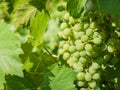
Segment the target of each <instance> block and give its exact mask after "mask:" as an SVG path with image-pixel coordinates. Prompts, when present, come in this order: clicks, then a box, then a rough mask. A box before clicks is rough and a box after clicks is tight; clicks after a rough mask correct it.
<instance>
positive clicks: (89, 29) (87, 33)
mask: <svg viewBox="0 0 120 90" xmlns="http://www.w3.org/2000/svg"><path fill="white" fill-rule="evenodd" d="M92 34H93V30H92V29H91V28H88V29H87V30H86V35H87V36H90V35H92Z"/></svg>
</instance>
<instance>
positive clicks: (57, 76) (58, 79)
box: [49, 64, 77, 90]
mask: <svg viewBox="0 0 120 90" xmlns="http://www.w3.org/2000/svg"><path fill="white" fill-rule="evenodd" d="M52 68H53V67H52ZM51 73H52V74H53V75H54V77H53V76H50V77H49V79H50V82H49V83H50V84H49V86H50V88H51V90H77V89H76V88H75V85H74V84H73V82H74V81H75V79H76V78H75V76H76V74H75V73H74V72H73V71H72V69H70V68H68V67H65V66H58V65H57V64H55V66H54V68H53V69H52V70H51Z"/></svg>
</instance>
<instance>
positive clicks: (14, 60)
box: [0, 21, 23, 89]
mask: <svg viewBox="0 0 120 90" xmlns="http://www.w3.org/2000/svg"><path fill="white" fill-rule="evenodd" d="M20 43H21V41H20V40H19V39H18V37H17V36H16V35H15V33H13V32H12V31H11V30H10V28H9V26H8V25H7V24H5V23H4V21H0V81H2V82H0V86H2V84H3V83H5V79H4V76H5V74H11V75H18V76H20V77H23V72H22V63H21V62H20V58H19V54H21V53H22V50H21V49H20V47H19V46H20ZM2 88H3V87H0V89H2Z"/></svg>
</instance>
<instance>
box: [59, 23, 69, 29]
mask: <svg viewBox="0 0 120 90" xmlns="http://www.w3.org/2000/svg"><path fill="white" fill-rule="evenodd" d="M67 26H68V25H67V23H65V22H63V23H61V25H60V28H61V29H65V28H67Z"/></svg>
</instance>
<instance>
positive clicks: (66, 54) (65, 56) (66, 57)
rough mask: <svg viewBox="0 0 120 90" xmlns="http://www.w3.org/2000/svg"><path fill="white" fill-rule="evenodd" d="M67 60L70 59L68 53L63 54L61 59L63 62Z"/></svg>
mask: <svg viewBox="0 0 120 90" xmlns="http://www.w3.org/2000/svg"><path fill="white" fill-rule="evenodd" d="M69 58H70V53H68V52H65V53H64V54H63V59H64V60H68V59H69Z"/></svg>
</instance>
